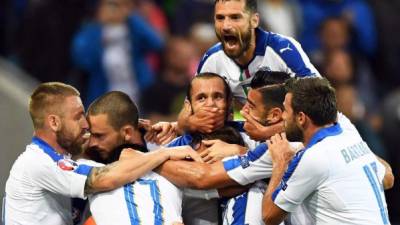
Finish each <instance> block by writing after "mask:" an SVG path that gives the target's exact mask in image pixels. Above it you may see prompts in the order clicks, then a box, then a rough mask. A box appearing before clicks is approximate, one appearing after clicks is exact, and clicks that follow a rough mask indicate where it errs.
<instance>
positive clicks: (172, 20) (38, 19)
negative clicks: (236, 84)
mask: <svg viewBox="0 0 400 225" xmlns="http://www.w3.org/2000/svg"><path fill="white" fill-rule="evenodd" d="M213 10H214V1H213V0H86V1H82V0H63V1H57V0H3V1H1V2H0V56H1V57H2V58H5V59H7V60H8V61H10V62H12V63H14V64H15V65H17V66H19V67H21V68H22V69H23V70H24V71H26V72H27V73H28V74H30V75H31V76H33V77H35V78H36V79H37V80H39V81H41V82H47V81H62V82H66V83H69V84H72V85H74V86H75V87H77V88H78V89H79V90H80V91H81V93H82V98H83V99H84V102H85V105H86V106H87V105H88V104H89V103H90V102H91V101H92V100H93V99H95V98H96V97H98V96H100V95H101V94H103V93H105V92H106V91H109V90H122V91H124V92H126V93H128V94H129V95H130V96H131V97H132V98H133V99H134V100H135V102H140V106H139V108H140V109H142V110H143V111H142V112H141V114H142V117H145V118H149V119H151V120H152V121H161V120H163V121H174V120H176V116H177V113H178V112H179V111H180V109H181V106H182V102H183V99H184V96H185V90H186V85H187V84H188V82H189V81H190V79H191V77H193V76H194V74H195V73H196V70H197V64H198V62H199V60H200V59H201V57H202V55H203V54H204V52H205V51H206V50H207V49H208V48H209V47H210V46H212V45H213V44H215V43H216V42H217V41H218V40H217V38H216V36H215V32H214V26H213ZM258 11H259V12H260V17H261V21H262V27H263V28H264V29H266V30H269V31H273V32H276V33H280V34H283V35H287V36H291V37H294V38H296V39H297V40H298V41H299V42H300V43H301V44H302V46H303V49H304V50H305V51H306V52H307V54H308V55H309V57H310V59H311V60H312V62H313V64H314V65H315V66H316V67H317V68H318V70H319V71H320V73H321V74H322V75H323V76H326V77H327V78H328V79H329V80H330V81H331V82H332V83H333V85H334V86H335V88H336V90H337V99H338V105H339V109H340V111H342V112H343V113H344V114H346V115H347V116H348V117H349V118H351V119H352V120H353V122H354V124H355V125H356V126H357V128H358V130H359V131H360V133H361V134H362V135H363V139H364V140H366V141H367V143H368V144H369V145H370V147H371V149H373V150H374V151H375V153H376V154H377V155H379V156H381V157H382V158H384V159H386V160H387V161H388V162H389V163H390V164H391V166H392V167H393V169H394V174H398V171H399V170H400V167H399V166H400V163H399V162H400V153H399V151H398V148H399V147H398V145H397V144H398V137H399V133H400V76H399V74H398V73H399V72H398V71H400V14H399V13H398V12H399V11H400V1H398V0H260V1H259V9H258ZM397 177H398V176H397ZM399 198H400V190H399V186H398V185H395V187H394V188H393V189H392V190H390V191H389V192H388V193H387V201H388V205H389V207H388V208H389V210H390V215H391V220H392V221H393V222H394V223H395V222H399V221H400V213H398V212H400V203H399V201H396V200H398V199H399Z"/></svg>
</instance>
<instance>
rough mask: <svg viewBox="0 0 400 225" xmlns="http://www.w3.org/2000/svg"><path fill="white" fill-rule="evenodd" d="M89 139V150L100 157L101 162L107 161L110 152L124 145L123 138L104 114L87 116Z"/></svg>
mask: <svg viewBox="0 0 400 225" xmlns="http://www.w3.org/2000/svg"><path fill="white" fill-rule="evenodd" d="M88 120H89V124H90V133H91V135H90V139H89V148H91V149H92V150H94V151H97V153H98V154H99V155H100V157H101V158H102V159H103V160H108V158H109V156H110V155H111V153H112V151H113V150H114V149H115V148H116V147H118V146H120V145H122V144H124V138H123V136H122V134H121V133H120V132H119V131H116V130H115V129H114V128H113V127H112V126H111V125H110V123H109V121H108V116H107V115H106V114H99V115H95V116H94V115H89V116H88Z"/></svg>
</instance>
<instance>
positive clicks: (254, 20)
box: [250, 13, 260, 29]
mask: <svg viewBox="0 0 400 225" xmlns="http://www.w3.org/2000/svg"><path fill="white" fill-rule="evenodd" d="M259 24H260V15H259V14H258V13H253V14H252V15H251V17H250V25H251V28H252V29H255V28H257V27H258V25H259Z"/></svg>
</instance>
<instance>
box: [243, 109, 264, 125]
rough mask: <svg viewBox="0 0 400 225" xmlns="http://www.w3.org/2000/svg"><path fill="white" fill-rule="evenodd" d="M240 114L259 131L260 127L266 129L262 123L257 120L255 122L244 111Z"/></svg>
mask: <svg viewBox="0 0 400 225" xmlns="http://www.w3.org/2000/svg"><path fill="white" fill-rule="evenodd" d="M240 114H241V115H242V116H243V118H244V119H245V120H246V122H248V123H251V124H252V125H253V126H255V127H256V128H257V129H260V127H264V126H263V125H262V124H261V123H259V122H258V121H257V120H255V119H254V118H253V117H252V116H251V115H250V114H248V113H247V112H245V111H244V110H241V111H240Z"/></svg>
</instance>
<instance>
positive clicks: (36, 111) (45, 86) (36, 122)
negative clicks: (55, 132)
mask: <svg viewBox="0 0 400 225" xmlns="http://www.w3.org/2000/svg"><path fill="white" fill-rule="evenodd" d="M79 95H80V93H79V91H78V90H77V89H76V88H74V87H72V86H71V85H68V84H64V83H61V82H47V83H42V84H40V85H39V86H38V87H37V88H36V89H35V90H34V91H33V93H32V95H31V97H30V99H29V114H30V116H31V118H32V122H33V127H34V129H35V130H36V129H40V128H43V125H44V121H45V117H46V115H48V114H50V113H54V114H58V115H60V114H61V113H62V110H60V109H61V105H62V103H64V100H65V98H66V97H69V96H79Z"/></svg>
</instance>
